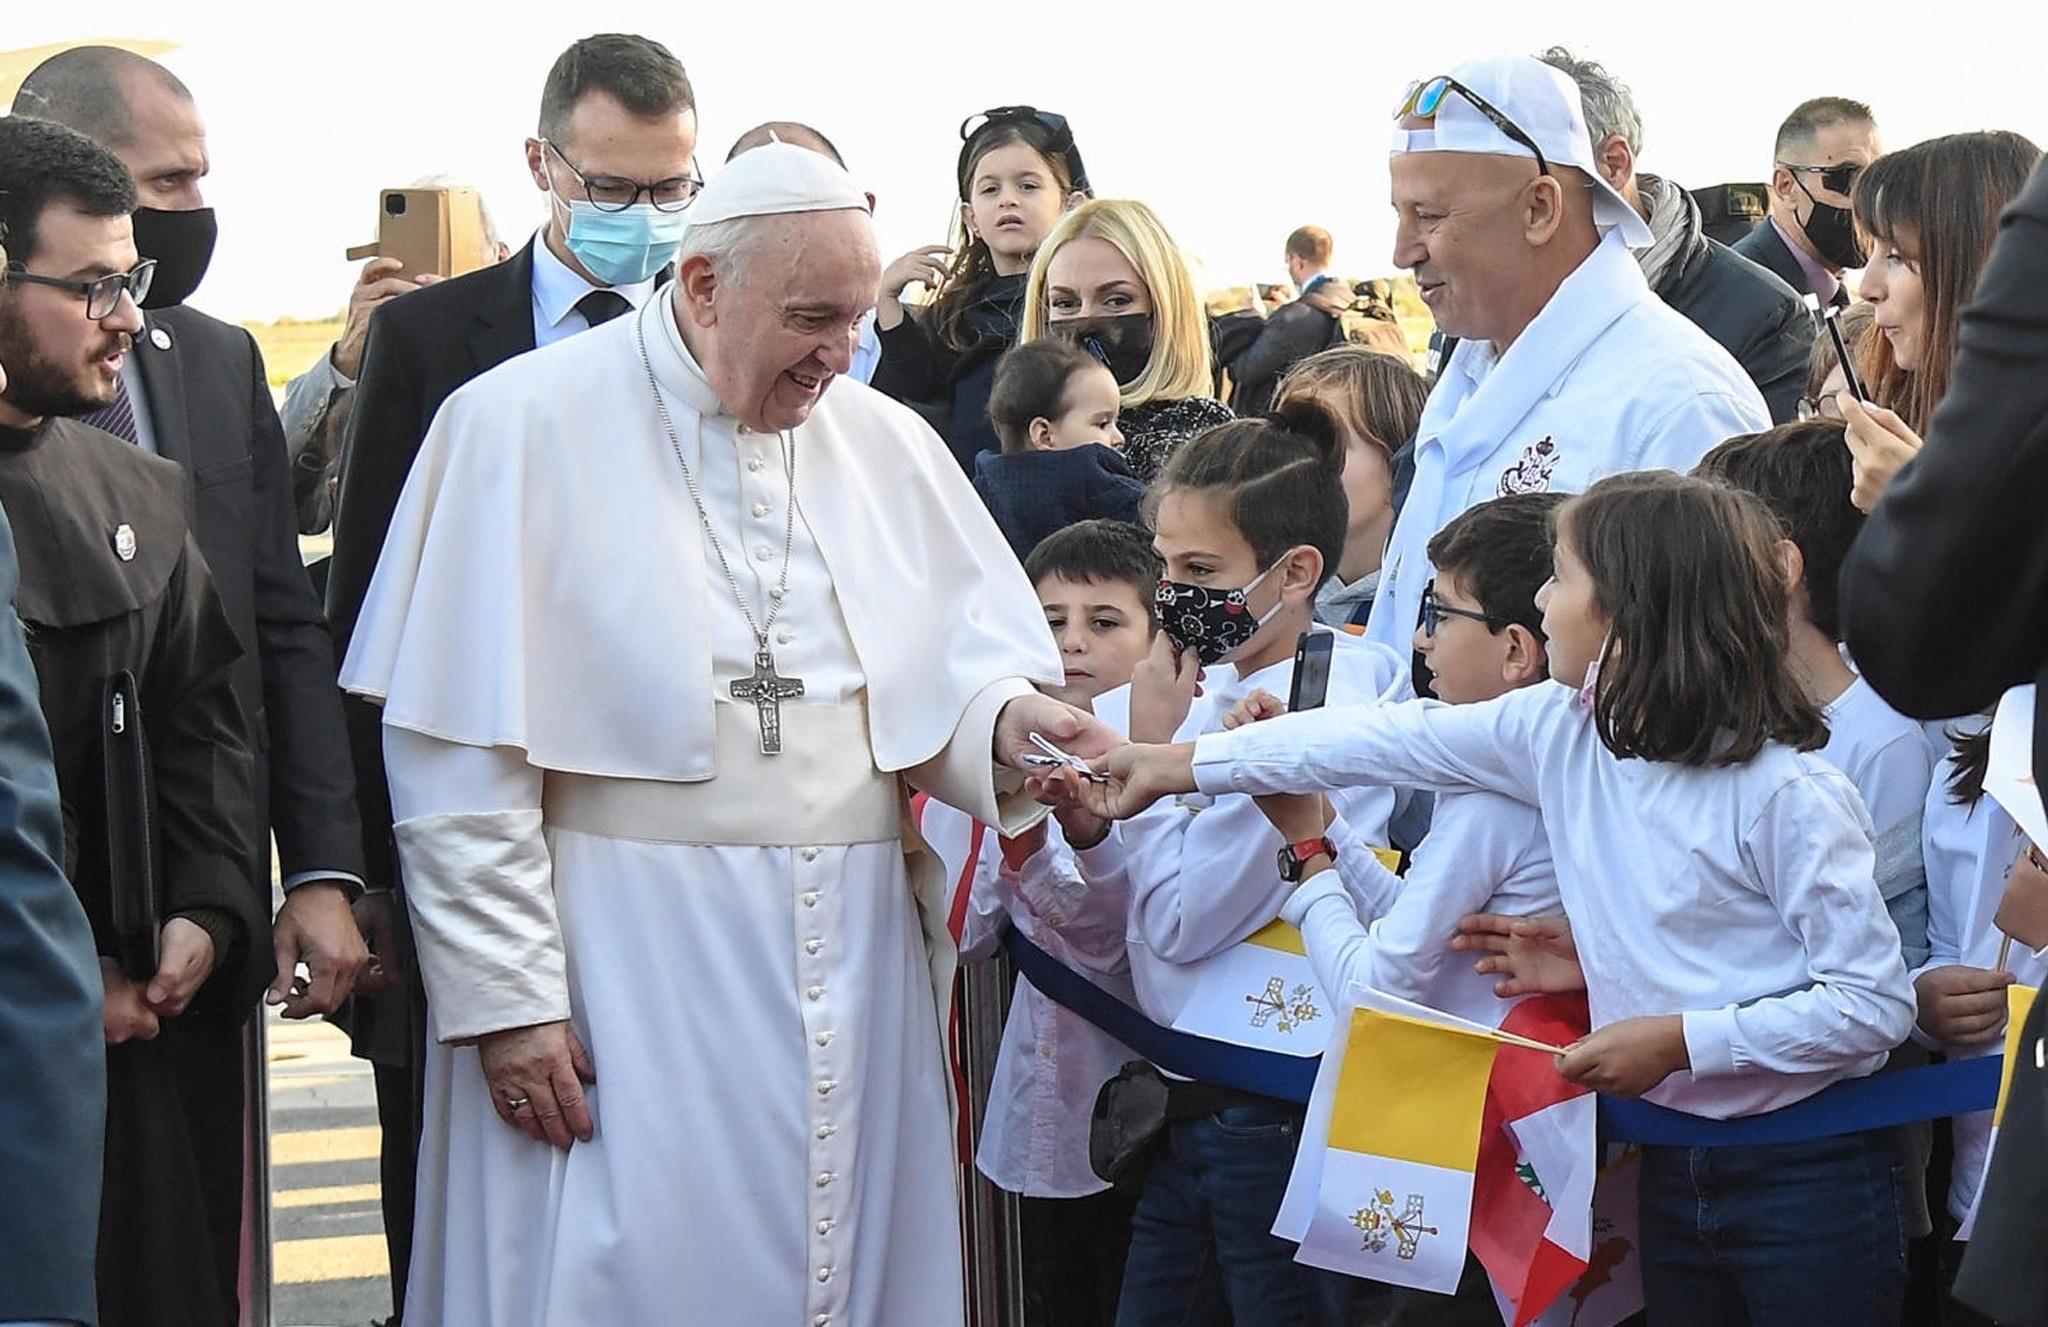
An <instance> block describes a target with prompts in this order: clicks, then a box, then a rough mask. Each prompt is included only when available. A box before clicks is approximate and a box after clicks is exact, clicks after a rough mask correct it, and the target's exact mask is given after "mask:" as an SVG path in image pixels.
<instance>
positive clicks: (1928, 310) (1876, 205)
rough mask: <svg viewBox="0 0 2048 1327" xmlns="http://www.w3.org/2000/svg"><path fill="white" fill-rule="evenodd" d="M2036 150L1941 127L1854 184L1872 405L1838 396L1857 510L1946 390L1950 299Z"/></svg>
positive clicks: (1964, 293) (2018, 140) (1910, 447)
mask: <svg viewBox="0 0 2048 1327" xmlns="http://www.w3.org/2000/svg"><path fill="white" fill-rule="evenodd" d="M2040 159H2041V150H2040V149H2039V148H2037V147H2035V146H2034V144H2033V143H2032V142H2030V141H2029V140H2027V139H2026V138H2024V137H2022V136H2020V135H2019V134H2015V133H2009V132H2006V131H2003V130H1998V131H1986V132H1981V133H1968V134H1950V135H1948V136H1947V137H1944V138H1930V139H1928V140H1927V141H1926V142H1924V143H1916V144H1914V145H1913V146H1912V147H1909V148H1906V149H1905V150H1903V151H1900V152H1892V153H1888V154H1886V155H1885V156H1882V157H1879V158H1878V159H1877V160H1876V161H1874V162H1872V163H1871V165H1870V167H1869V168H1868V169H1867V170H1865V171H1864V172H1863V175H1862V177H1861V178H1860V179H1858V180H1857V181H1856V188H1855V193H1854V195H1853V202H1854V210H1855V214H1856V224H1857V226H1858V227H1859V228H1860V229H1862V230H1863V231H1864V232H1865V233H1866V234H1868V235H1869V236H1870V240H1871V245H1870V260H1869V263H1868V265H1867V266H1866V267H1865V268H1864V269H1863V280H1862V283H1861V287H1860V290H1859V293H1860V294H1861V295H1862V296H1863V298H1864V299H1866V300H1868V301H1870V303H1871V304H1872V305H1873V306H1874V308H1875V310H1876V314H1875V327H1876V335H1874V336H1868V337H1865V338H1864V341H1863V346H1862V349H1861V351H1860V352H1859V353H1858V358H1859V360H1860V363H1859V364H1858V366H1857V367H1858V369H1859V370H1860V372H1861V375H1862V378H1863V383H1864V386H1865V388H1866V389H1867V390H1868V391H1869V393H1870V397H1871V402H1872V404H1874V405H1875V406H1877V407H1878V408H1877V409H1865V408H1863V407H1862V406H1861V405H1859V404H1849V403H1846V402H1845V404H1844V407H1843V417H1844V418H1845V419H1846V420H1847V421H1848V424H1849V447H1850V450H1851V451H1852V452H1853V453H1854V454H1855V457H1856V490H1855V499H1856V505H1857V506H1859V507H1861V508H1862V509H1863V510H1865V511H1869V510H1870V508H1871V507H1872V506H1873V505H1875V503H1876V502H1877V499H1878V497H1879V495H1881V494H1882V493H1883V492H1884V488H1885V485H1886V484H1887V483H1889V482H1890V480H1891V477H1892V475H1893V474H1895V473H1897V471H1898V469H1899V467H1900V466H1901V465H1904V464H1905V463H1906V461H1907V459H1908V458H1910V457H1911V456H1912V455H1913V454H1914V453H1915V452H1917V451H1919V450H1920V435H1921V434H1922V433H1923V432H1925V431H1926V428H1927V422H1928V420H1929V419H1931V418H1932V417H1933V415H1934V407H1935V406H1936V405H1938V404H1939V403H1940V401H1941V398H1942V396H1943V395H1944V394H1945V393H1946V392H1947V390H1948V379H1949V366H1950V364H1951V363H1952V362H1953V361H1954V359H1955V354H1956V334H1957V331H1958V329H1959V328H1960V326H1961V322H1962V308H1963V305H1964V303H1966V302H1967V301H1968V300H1969V298H1970V295H1971V292H1973V291H1974V290H1975V289H1976V288H1977V275H1978V273H1980V272H1981V271H1983V269H1984V260H1985V259H1986V258H1988V257H1989V256H1990V254H1991V241H1992V239H1993V238H1994V237H1995V236H1996V235H1997V233H1998V214H1999V213H2000V212H2001V211H2003V210H2004V208H2005V205H2006V204H2007V203H2010V202H2011V201H2012V200H2013V199H2014V198H2016V197H2018V196H2019V192H2020V190H2021V189H2022V188H2024V187H2025V185H2026V183H2027V176H2028V175H2029V174H2031V173H2032V171H2033V169H2034V164H2035V163H2036V162H2037V161H2039V160H2040Z"/></svg>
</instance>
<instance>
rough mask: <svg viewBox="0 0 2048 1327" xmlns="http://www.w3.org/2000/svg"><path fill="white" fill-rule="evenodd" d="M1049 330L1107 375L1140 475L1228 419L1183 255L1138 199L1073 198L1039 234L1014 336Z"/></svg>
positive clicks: (1032, 336)
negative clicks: (1020, 328)
mask: <svg viewBox="0 0 2048 1327" xmlns="http://www.w3.org/2000/svg"><path fill="white" fill-rule="evenodd" d="M1055 335H1056V336H1065V337H1069V338H1071V339H1073V340H1076V341H1079V342H1080V343H1081V344H1082V345H1083V346H1085V347H1087V348H1088V349H1089V350H1091V351H1092V352H1094V353H1095V354H1096V355H1097V356H1098V357H1100V358H1101V359H1102V361H1103V362H1104V363H1105V364H1107V365H1109V371H1110V372H1111V373H1113V374H1115V375H1116V380H1117V385H1118V387H1120V388H1121V389H1122V398H1123V416H1122V418H1121V419H1120V420H1119V421H1118V427H1120V428H1121V429H1122V430H1123V435H1124V456H1125V458H1126V459H1128V460H1129V461H1130V463H1131V469H1132V470H1134V471H1136V472H1137V475H1138V478H1140V479H1143V480H1146V481H1148V482H1149V481H1151V480H1152V479H1154V478H1156V477H1157V476H1158V474H1159V472H1160V470H1161V469H1162V468H1163V467H1164V466H1165V464H1166V461H1167V458H1168V457H1170V456H1171V455H1172V454H1173V453H1174V451H1175V450H1177V449H1178V448H1179V447H1180V446H1181V445H1182V444H1183V443H1185V442H1187V441H1188V439H1190V438H1192V437H1194V436H1195V435H1196V434H1198V433H1200V432H1202V431H1203V430H1204V429H1208V428H1213V427H1215V426H1216V425H1218V424H1222V423H1227V422H1229V421H1230V420H1231V419H1232V418H1234V416H1233V415H1232V414H1231V411H1230V408H1229V407H1228V406H1226V405H1224V404H1223V403H1222V402H1220V401H1218V400H1216V399H1215V398H1214V397H1212V396H1211V395H1210V394H1209V393H1210V392H1211V391H1213V390H1214V388H1215V377H1214V374H1213V372H1212V371H1211V363H1210V349H1209V327H1208V318H1207V315H1206V314H1205V313H1204V311H1203V308H1202V299H1201V296H1200V294H1199V293H1198V292H1197V291H1196V290H1195V283H1194V278H1193V277H1192V276H1190V275H1189V273H1188V265H1187V261H1186V260H1185V259H1184V258H1183V257H1182V256H1181V252H1180V249H1179V248H1178V247H1177V246H1176V245H1175V244H1174V242H1173V236H1171V235H1169V234H1168V233H1167V231H1166V225H1165V223H1164V222H1162V221H1160V219H1159V216H1158V214H1157V213H1155V212H1154V211H1153V210H1152V209H1151V208H1149V207H1147V206H1145V204H1143V203H1139V202H1133V201H1130V200H1127V199H1119V198H1105V199H1097V200H1096V201H1094V202H1089V203H1083V204H1082V205H1081V206H1079V207H1077V208H1075V209H1074V210H1073V211H1071V212H1069V213H1067V215H1066V216H1064V217H1062V218H1060V221H1059V224H1057V225H1055V226H1054V227H1053V228H1052V232H1051V233H1050V234H1048V235H1047V236H1046V237H1045V242H1044V243H1043V244H1041V245H1040V246H1039V249H1038V257H1037V258H1036V259H1035V260H1034V261H1033V262H1032V264H1031V274H1030V276H1029V278H1028V285H1027V288H1026V291H1025V295H1024V333H1023V339H1024V340H1026V341H1036V340H1038V339H1039V338H1040V337H1044V336H1055Z"/></svg>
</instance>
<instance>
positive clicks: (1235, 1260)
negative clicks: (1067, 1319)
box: [1116, 1102, 1349, 1327]
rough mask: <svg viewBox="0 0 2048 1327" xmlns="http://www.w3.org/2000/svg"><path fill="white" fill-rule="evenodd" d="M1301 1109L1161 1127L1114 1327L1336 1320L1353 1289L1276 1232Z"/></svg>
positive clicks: (1267, 1109)
mask: <svg viewBox="0 0 2048 1327" xmlns="http://www.w3.org/2000/svg"><path fill="white" fill-rule="evenodd" d="M1302 1115H1303V1108H1302V1107H1300V1106H1293V1105H1288V1104H1286V1103H1283V1102H1272V1103H1270V1104H1256V1105H1243V1106H1232V1107H1229V1108H1227V1109H1225V1110H1220V1111H1216V1112H1214V1113H1213V1114H1209V1115H1198V1116H1196V1117H1195V1118H1193V1119H1189V1120H1178V1121H1175V1122H1174V1123H1172V1124H1169V1125H1167V1133H1166V1140H1165V1143H1164V1145H1163V1146H1161V1147H1160V1148H1159V1149H1158V1154H1157V1156H1156V1157H1155V1158H1154V1160H1153V1162H1152V1165H1151V1169H1150V1170H1148V1171H1147V1172H1146V1174H1145V1188H1144V1192H1143V1193H1142V1194H1141V1195H1140V1196H1139V1198H1138V1210H1137V1214H1136V1215H1135V1216H1134V1217H1133V1218H1132V1220H1131V1252H1130V1257H1129V1260H1128V1261H1127V1262H1126V1263H1125V1264H1124V1286H1123V1298H1122V1299H1121V1300H1119V1301H1118V1303H1117V1312H1116V1322H1117V1327H1213V1325H1215V1324H1225V1323H1227V1324H1232V1325H1233V1327H1309V1325H1310V1324H1316V1325H1318V1327H1320V1325H1321V1324H1332V1325H1334V1324H1338V1323H1341V1322H1342V1312H1343V1305H1344V1303H1345V1301H1346V1300H1347V1299H1348V1294H1349V1282H1348V1281H1347V1279H1346V1278H1344V1277H1340V1276H1336V1275H1335V1274H1333V1273H1329V1272H1321V1271H1318V1270H1316V1269H1315V1268H1312V1267H1308V1266H1305V1265H1303V1264H1301V1263H1298V1262H1296V1261H1294V1249H1295V1246H1294V1244H1293V1243H1292V1242H1291V1241H1289V1240H1284V1239H1281V1238H1280V1237H1279V1236H1277V1235H1275V1234H1273V1233H1272V1232H1273V1217H1274V1215H1275V1213H1277V1212H1278V1211H1279V1210H1280V1196H1281V1194H1283V1193H1284V1192H1286V1189H1287V1174H1288V1172H1289V1171H1290V1170H1291V1169H1293V1166H1294V1149H1295V1146H1296V1144H1298V1143H1299V1142H1300V1141H1301V1122H1302Z"/></svg>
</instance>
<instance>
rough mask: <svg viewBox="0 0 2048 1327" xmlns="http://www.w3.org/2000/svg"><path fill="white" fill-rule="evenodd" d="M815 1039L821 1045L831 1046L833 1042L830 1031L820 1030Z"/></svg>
mask: <svg viewBox="0 0 2048 1327" xmlns="http://www.w3.org/2000/svg"><path fill="white" fill-rule="evenodd" d="M815 1040H816V1041H817V1043H818V1044H819V1045H820V1046H830V1045H831V1044H832V1034H831V1033H830V1032H820V1033H819V1034H818V1035H817V1037H816V1038H815Z"/></svg>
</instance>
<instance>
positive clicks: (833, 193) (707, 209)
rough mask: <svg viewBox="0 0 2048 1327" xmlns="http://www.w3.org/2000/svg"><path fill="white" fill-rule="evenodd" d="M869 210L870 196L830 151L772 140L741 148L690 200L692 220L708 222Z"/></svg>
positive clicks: (698, 224) (695, 223)
mask: <svg viewBox="0 0 2048 1327" xmlns="http://www.w3.org/2000/svg"><path fill="white" fill-rule="evenodd" d="M844 208H857V209H858V210H860V211H862V212H865V211H867V210H868V196H867V195H866V194H865V193H862V192H861V190H860V187H859V186H858V185H856V184H855V183H854V182H853V177H852V176H851V175H848V174H847V173H846V171H845V170H844V169H843V168H841V167H840V166H839V165H838V164H837V163H836V162H834V161H833V160H832V159H831V158H830V157H827V156H825V155H824V154H823V153H821V152H813V151H811V150H810V149H809V148H806V147H798V146H797V145H796V144H794V143H784V142H781V141H779V140H778V141H776V142H773V143H764V144H762V145H761V146H760V147H757V148H754V149H752V150H750V151H746V152H742V153H740V154H739V155H738V156H737V157H734V158H733V159H732V160H731V161H729V162H727V163H726V164H725V167H724V169H722V170H720V171H719V172H718V177H717V178H716V179H714V180H712V181H711V183H709V184H707V185H705V186H704V192H702V193H700V194H698V195H697V199H696V201H695V202H694V203H692V204H690V211H689V217H690V224H691V225H693V226H708V225H712V224H713V223H715V222H720V221H731V220H732V219H734V218H735V217H765V216H774V215H776V214H778V213H783V212H837V211H840V210H841V209H844Z"/></svg>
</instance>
